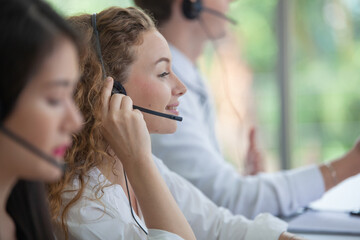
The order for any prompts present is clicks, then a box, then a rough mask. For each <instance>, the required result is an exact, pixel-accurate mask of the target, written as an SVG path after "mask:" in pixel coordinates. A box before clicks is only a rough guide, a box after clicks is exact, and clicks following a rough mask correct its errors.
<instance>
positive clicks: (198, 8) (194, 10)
mask: <svg viewBox="0 0 360 240" xmlns="http://www.w3.org/2000/svg"><path fill="white" fill-rule="evenodd" d="M182 11H183V14H184V16H185V17H186V18H187V19H190V20H193V19H199V17H200V13H201V12H202V11H205V12H207V13H210V14H212V15H214V16H216V17H219V18H221V19H223V20H225V21H228V22H230V23H231V24H233V25H236V24H237V22H236V21H235V20H234V19H232V18H229V17H228V16H226V15H225V14H224V13H222V12H220V11H217V10H215V9H212V8H208V7H206V6H204V5H203V3H202V0H183V5H182Z"/></svg>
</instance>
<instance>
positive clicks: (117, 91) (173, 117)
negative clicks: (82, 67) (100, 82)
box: [91, 13, 183, 122]
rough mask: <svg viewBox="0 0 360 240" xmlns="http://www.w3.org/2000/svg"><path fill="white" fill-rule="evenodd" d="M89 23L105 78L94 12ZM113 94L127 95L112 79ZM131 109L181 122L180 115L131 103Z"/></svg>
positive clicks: (122, 87)
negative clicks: (92, 30)
mask: <svg viewBox="0 0 360 240" xmlns="http://www.w3.org/2000/svg"><path fill="white" fill-rule="evenodd" d="M91 24H92V27H93V29H94V35H95V41H96V52H97V54H98V58H99V60H100V63H101V68H102V72H103V78H104V79H105V78H106V71H105V65H104V61H103V57H102V53H101V45H100V38H99V32H98V30H97V27H96V13H94V14H93V15H92V16H91ZM113 94H124V95H127V94H126V90H125V88H124V86H123V85H122V84H121V83H120V82H118V81H114V86H113V89H112V91H111V95H113ZM133 109H138V110H140V111H142V112H145V113H148V114H152V115H155V116H158V117H163V118H168V119H171V120H175V121H179V122H181V121H182V119H183V118H182V117H180V116H176V115H171V114H166V113H161V112H157V111H154V110H150V109H147V108H143V107H139V106H136V105H133Z"/></svg>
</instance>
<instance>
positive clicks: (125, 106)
mask: <svg viewBox="0 0 360 240" xmlns="http://www.w3.org/2000/svg"><path fill="white" fill-rule="evenodd" d="M120 108H121V109H122V110H127V111H132V110H133V101H132V100H131V98H130V97H129V96H124V97H123V99H122V101H121V104H120Z"/></svg>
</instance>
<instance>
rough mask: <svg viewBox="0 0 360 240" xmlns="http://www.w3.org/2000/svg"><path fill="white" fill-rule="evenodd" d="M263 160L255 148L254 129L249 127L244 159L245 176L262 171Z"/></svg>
mask: <svg viewBox="0 0 360 240" xmlns="http://www.w3.org/2000/svg"><path fill="white" fill-rule="evenodd" d="M264 165H265V163H264V158H263V156H262V155H261V153H260V151H259V150H258V147H257V142H256V129H255V127H251V128H250V131H249V147H248V150H247V154H246V158H245V166H244V169H245V175H255V174H257V173H259V172H262V171H264Z"/></svg>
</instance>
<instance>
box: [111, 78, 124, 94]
mask: <svg viewBox="0 0 360 240" xmlns="http://www.w3.org/2000/svg"><path fill="white" fill-rule="evenodd" d="M117 93H118V94H124V95H127V94H126V90H125V88H124V86H123V85H122V84H121V83H120V82H118V81H114V86H113V89H112V90H111V95H113V94H117Z"/></svg>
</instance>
